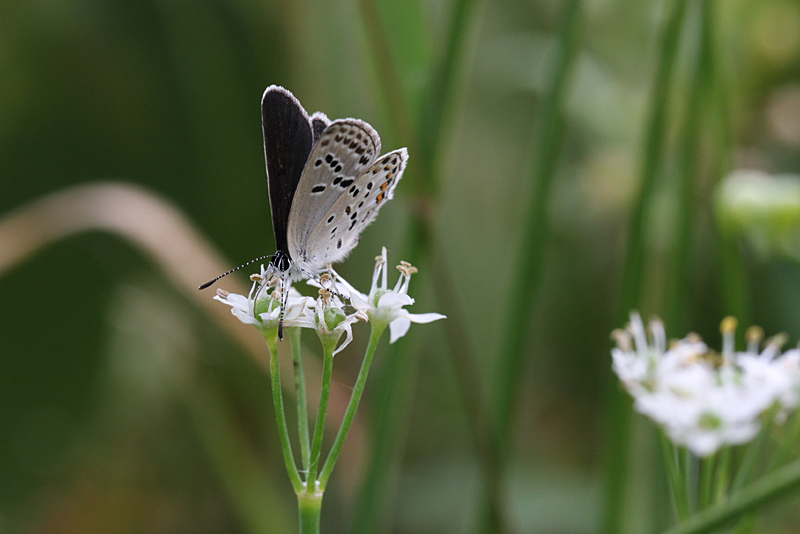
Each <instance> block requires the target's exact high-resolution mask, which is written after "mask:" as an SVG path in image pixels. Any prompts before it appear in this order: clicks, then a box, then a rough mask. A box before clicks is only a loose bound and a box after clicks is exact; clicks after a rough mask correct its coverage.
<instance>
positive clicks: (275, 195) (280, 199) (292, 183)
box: [261, 85, 313, 253]
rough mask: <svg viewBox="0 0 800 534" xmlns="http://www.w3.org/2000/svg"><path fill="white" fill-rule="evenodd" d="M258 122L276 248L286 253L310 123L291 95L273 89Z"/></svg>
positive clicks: (310, 140)
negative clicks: (262, 136)
mask: <svg viewBox="0 0 800 534" xmlns="http://www.w3.org/2000/svg"><path fill="white" fill-rule="evenodd" d="M261 119H262V126H263V128H264V155H265V157H266V160H267V182H268V184H269V203H270V209H271V211H272V229H273V231H274V232H275V247H276V249H277V251H278V252H281V251H283V252H286V253H288V251H289V248H288V244H287V242H286V228H287V226H288V221H289V211H290V210H291V208H292V200H293V199H294V192H295V189H297V183H298V182H299V181H300V176H301V175H302V174H303V167H305V164H306V160H308V155H309V154H310V153H311V148H312V146H313V132H312V128H311V121H310V120H309V118H308V114H307V113H306V110H305V109H303V106H301V105H300V102H298V101H297V99H296V98H295V97H294V95H292V93H290V92H289V91H287V90H286V89H284V88H283V87H278V86H276V85H272V86H270V87H268V88H267V90H266V91H264V97H263V98H262V99H261Z"/></svg>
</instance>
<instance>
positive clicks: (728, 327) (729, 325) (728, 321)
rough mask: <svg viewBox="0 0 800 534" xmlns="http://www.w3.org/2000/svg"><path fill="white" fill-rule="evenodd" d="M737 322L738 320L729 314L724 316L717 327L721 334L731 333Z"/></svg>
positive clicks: (734, 330) (734, 329)
mask: <svg viewBox="0 0 800 534" xmlns="http://www.w3.org/2000/svg"><path fill="white" fill-rule="evenodd" d="M738 324H739V321H737V320H736V317H733V316H731V315H729V316H727V317H725V318H724V319H723V320H722V322H721V323H720V325H719V329H720V331H721V332H722V334H723V335H725V334H732V333H734V332H736V326H737V325H738Z"/></svg>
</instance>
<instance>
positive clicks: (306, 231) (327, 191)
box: [287, 119, 381, 262]
mask: <svg viewBox="0 0 800 534" xmlns="http://www.w3.org/2000/svg"><path fill="white" fill-rule="evenodd" d="M380 149H381V141H380V137H378V133H377V132H376V131H375V130H374V129H373V128H372V126H370V125H369V124H367V123H366V122H364V121H360V120H357V119H340V120H335V121H333V122H332V123H330V125H329V126H328V127H327V128H326V129H325V130H324V131H323V132H322V134H321V135H320V137H319V140H318V141H317V143H316V144H315V145H314V148H313V150H312V151H311V155H310V156H309V158H308V162H307V163H306V165H305V169H304V170H303V175H302V177H301V178H300V183H299V184H298V185H297V191H296V192H295V194H294V200H293V203H292V208H291V212H290V214H289V221H288V229H287V239H288V245H289V249H288V250H289V254H290V255H291V257H292V259H293V260H294V261H295V262H297V261H302V260H303V258H306V257H308V256H309V255H311V254H314V253H315V252H317V251H316V249H314V248H313V247H311V248H309V247H308V240H309V237H310V236H311V233H312V232H313V231H314V229H315V228H317V227H319V225H320V224H322V222H323V217H329V216H330V215H326V214H327V213H328V212H329V211H330V210H331V208H332V207H333V206H334V204H335V203H336V202H337V201H338V200H339V199H340V198H341V197H342V196H343V195H344V194H345V192H346V191H347V190H348V189H349V188H350V187H351V186H352V185H353V184H354V183H355V182H356V181H357V180H358V178H359V177H360V176H361V175H362V174H363V173H364V171H365V170H367V169H369V168H370V166H371V165H372V164H373V163H374V162H375V158H376V157H377V156H378V154H380Z"/></svg>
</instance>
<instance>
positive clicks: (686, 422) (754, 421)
mask: <svg viewBox="0 0 800 534" xmlns="http://www.w3.org/2000/svg"><path fill="white" fill-rule="evenodd" d="M648 326H649V336H648V332H646V331H645V327H644V324H643V323H642V319H641V317H639V314H638V313H636V312H634V313H632V314H631V322H630V324H629V325H628V326H627V327H626V329H625V330H615V331H614V332H613V334H612V335H613V337H614V338H615V339H616V341H617V348H615V349H612V351H611V355H612V358H613V369H614V372H615V373H616V374H617V375H618V376H619V378H620V380H621V381H622V383H623V384H624V386H625V388H626V389H627V390H628V392H629V393H630V394H631V395H632V396H633V398H634V400H635V408H636V410H637V411H639V412H641V413H643V414H645V415H647V416H648V417H650V418H651V419H653V420H654V421H656V422H657V423H658V424H660V425H661V426H662V427H663V428H664V431H665V432H666V434H667V436H668V437H669V438H670V439H671V440H672V441H673V442H674V443H676V444H678V445H685V446H686V447H688V448H689V449H690V450H691V451H692V452H693V453H694V454H695V455H697V456H708V455H711V454H713V453H714V452H716V451H717V450H718V449H719V448H720V447H721V446H723V445H726V444H730V445H736V444H740V443H745V442H747V441H749V440H751V439H753V437H755V435H756V434H757V433H758V431H759V429H760V428H761V421H760V418H761V415H762V414H764V413H765V412H766V411H767V410H769V409H770V408H773V407H776V408H777V410H778V413H777V419H778V421H781V420H782V419H783V418H785V416H786V414H787V413H788V411H790V410H792V409H794V408H796V407H797V405H798V403H800V350H798V349H792V350H789V351H786V352H785V353H783V354H781V352H780V347H781V345H782V344H783V343H784V342H785V341H786V338H785V336H783V335H779V336H775V337H773V338H771V339H769V340H767V341H766V343H765V347H764V349H763V350H762V351H761V352H760V353H759V346H760V344H761V340H762V339H763V331H762V330H761V329H760V328H758V327H751V328H750V329H748V331H747V345H748V346H747V350H746V351H744V352H736V351H735V343H734V333H735V329H736V320H735V319H734V318H732V317H728V318H726V319H725V320H723V321H722V333H723V349H722V353H721V354H720V353H717V352H714V351H713V350H710V349H709V348H708V346H707V345H706V344H705V343H703V341H702V339H700V337H699V336H698V335H697V334H689V335H688V336H687V337H686V338H684V339H682V340H680V341H674V342H672V343H671V344H670V346H669V347H667V342H666V335H665V331H664V325H663V323H662V322H661V321H660V320H658V319H654V320H652V321H650V324H649V325H648Z"/></svg>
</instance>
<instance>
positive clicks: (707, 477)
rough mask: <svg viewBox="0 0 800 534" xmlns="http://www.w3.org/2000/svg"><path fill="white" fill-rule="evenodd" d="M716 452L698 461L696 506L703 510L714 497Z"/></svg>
mask: <svg viewBox="0 0 800 534" xmlns="http://www.w3.org/2000/svg"><path fill="white" fill-rule="evenodd" d="M716 460H717V454H714V455H713V456H710V457H709V458H704V459H703V460H701V461H700V491H699V492H698V508H699V509H700V510H704V509H706V508H708V507H709V506H710V505H711V503H712V499H713V498H714V497H713V495H714V493H713V492H714V469H715V467H716Z"/></svg>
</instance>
